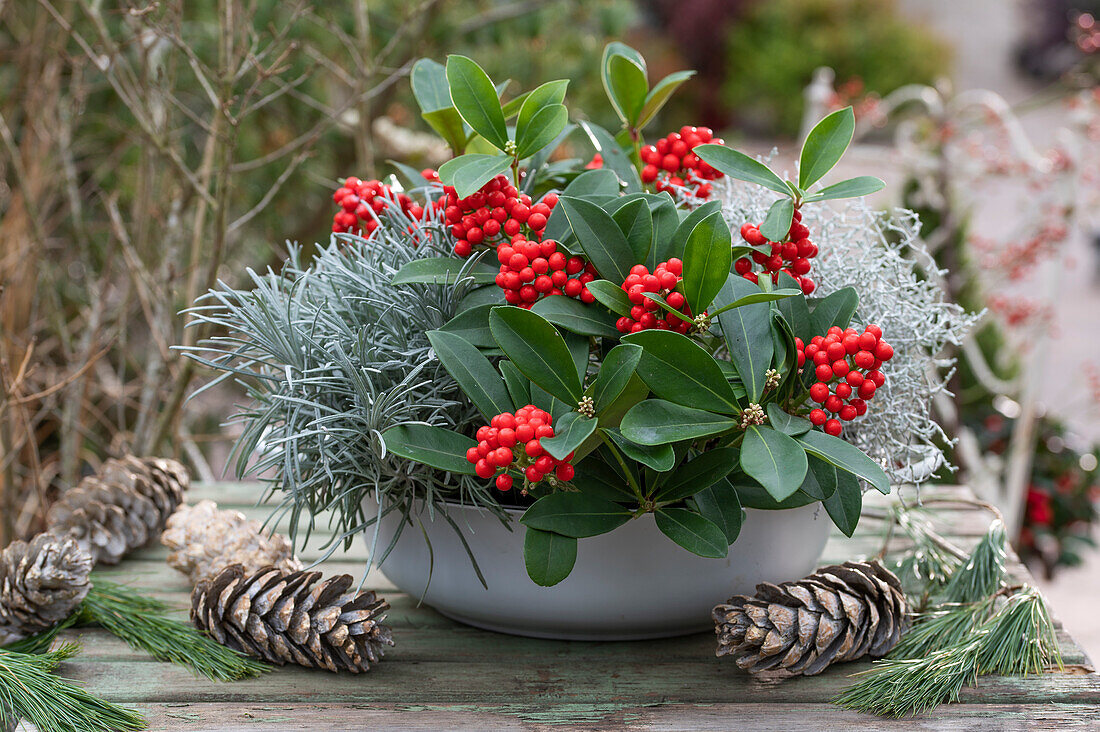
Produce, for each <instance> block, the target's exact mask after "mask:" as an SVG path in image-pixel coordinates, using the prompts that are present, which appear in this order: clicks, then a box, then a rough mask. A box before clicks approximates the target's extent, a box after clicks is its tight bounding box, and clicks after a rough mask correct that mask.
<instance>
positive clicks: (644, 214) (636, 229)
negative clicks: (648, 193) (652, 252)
mask: <svg viewBox="0 0 1100 732" xmlns="http://www.w3.org/2000/svg"><path fill="white" fill-rule="evenodd" d="M619 200H621V199H619ZM611 218H612V219H614V221H615V223H616V224H617V225H618V227H619V229H621V230H622V232H623V234H624V235H625V236H626V241H627V244H629V245H630V251H632V252H633V253H634V261H635V262H644V261H646V255H647V254H649V247H650V246H651V245H652V243H653V214H652V213H651V212H650V210H649V202H648V201H646V200H645V199H643V198H637V199H634V200H633V201H629V202H628V203H626V204H624V205H622V206H620V207H619V208H618V209H617V210H616V211H615V212H614V213H612V214H611Z"/></svg>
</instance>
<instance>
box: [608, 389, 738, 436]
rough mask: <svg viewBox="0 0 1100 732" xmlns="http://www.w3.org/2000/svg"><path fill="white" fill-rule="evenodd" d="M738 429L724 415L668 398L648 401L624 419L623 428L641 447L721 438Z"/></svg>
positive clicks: (636, 407)
mask: <svg viewBox="0 0 1100 732" xmlns="http://www.w3.org/2000/svg"><path fill="white" fill-rule="evenodd" d="M736 426H737V422H736V421H734V420H733V419H730V418H729V417H724V416H722V415H720V414H714V413H712V412H705V411H703V410H702V409H692V408H691V407H684V406H681V405H679V404H674V403H673V402H668V401H665V400H664V399H646V400H645V401H643V402H640V403H638V404H636V405H635V406H634V407H632V408H631V410H630V411H629V412H627V413H626V414H625V415H624V416H623V421H622V424H621V425H620V426H619V429H621V430H622V433H623V435H624V436H625V437H626V438H627V439H628V440H630V441H631V442H637V443H638V444H639V445H664V444H667V443H670V442H680V441H681V440H694V439H695V438H697V437H709V436H711V435H717V434H719V433H720V432H725V431H727V430H730V429H733V428H734V427H736Z"/></svg>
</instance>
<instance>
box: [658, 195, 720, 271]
mask: <svg viewBox="0 0 1100 732" xmlns="http://www.w3.org/2000/svg"><path fill="white" fill-rule="evenodd" d="M721 210H722V205H721V204H720V203H719V202H718V201H707V202H706V203H704V204H703V205H702V206H700V207H699V208H697V209H695V210H694V211H692V212H690V213H689V214H688V215H687V216H685V217H684V220H683V221H680V222H679V224H678V225H677V227H676V230H675V231H674V232H673V234H672V236H671V237H669V238H668V239H667V240H658V241H657V242H655V248H656V249H657V257H659V259H658V260H657V261H658V262H667V261H668V260H670V259H672V258H673V257H678V258H679V259H683V258H684V251H685V250H686V249H687V241H688V237H690V236H691V232H693V231H694V230H695V226H696V225H697V224H698V223H699V222H700V221H702V220H703V219H705V218H708V217H710V216H712V215H713V214H715V213H718V212H720V211H721Z"/></svg>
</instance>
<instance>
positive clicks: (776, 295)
mask: <svg viewBox="0 0 1100 732" xmlns="http://www.w3.org/2000/svg"><path fill="white" fill-rule="evenodd" d="M801 295H802V290H799V289H786V288H784V289H779V290H772V291H771V292H753V293H750V294H748V295H745V296H744V297H741V298H738V299H737V300H734V301H733V302H731V303H730V304H729V305H723V306H722V307H721V308H718V309H711V310H710V311H709V313H710V315H711V317H714V316H715V315H721V314H722V313H724V312H726V311H727V310H733V309H734V308H739V307H743V306H745V305H752V304H753V303H758V302H775V301H776V300H783V299H786V298H788V297H799V296H801ZM807 312H808V311H807Z"/></svg>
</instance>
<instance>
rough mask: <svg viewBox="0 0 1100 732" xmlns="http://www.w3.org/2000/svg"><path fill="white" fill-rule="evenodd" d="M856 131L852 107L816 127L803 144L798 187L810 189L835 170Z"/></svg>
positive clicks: (841, 110) (840, 110) (832, 115)
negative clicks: (834, 167)
mask: <svg viewBox="0 0 1100 732" xmlns="http://www.w3.org/2000/svg"><path fill="white" fill-rule="evenodd" d="M855 131H856V116H855V112H853V111H852V108H851V107H845V108H844V109H838V110H837V111H835V112H833V113H832V114H830V115H828V116H827V117H825V119H823V120H821V121H820V122H818V123H817V124H816V125H814V128H813V129H812V130H810V133H809V134H808V135H806V142H804V143H803V144H802V155H801V156H800V157H799V160H798V186H799V188H801V189H802V190H808V189H809V187H810V186H812V185H813V184H814V183H816V182H818V181H819V180H821V178H822V177H823V176H824V175H825V174H826V173H828V172H829V171H830V170H832V169H833V166H834V165H836V164H837V163H838V162H839V161H840V157H841V156H842V155H843V154H844V151H845V150H847V149H848V144H849V143H851V141H852V135H853V134H855Z"/></svg>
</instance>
